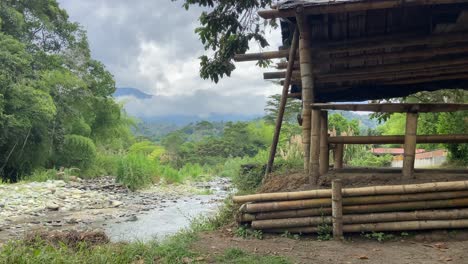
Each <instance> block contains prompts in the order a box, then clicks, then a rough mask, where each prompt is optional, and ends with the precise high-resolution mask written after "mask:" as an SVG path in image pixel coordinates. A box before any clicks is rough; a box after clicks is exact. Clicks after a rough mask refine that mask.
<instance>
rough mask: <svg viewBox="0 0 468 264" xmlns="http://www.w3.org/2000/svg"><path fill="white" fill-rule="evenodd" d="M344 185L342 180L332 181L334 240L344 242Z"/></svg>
mask: <svg viewBox="0 0 468 264" xmlns="http://www.w3.org/2000/svg"><path fill="white" fill-rule="evenodd" d="M342 188H343V184H342V183H341V180H334V181H332V225H333V238H334V239H335V240H338V241H340V240H343V199H342Z"/></svg>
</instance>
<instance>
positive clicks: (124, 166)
mask: <svg viewBox="0 0 468 264" xmlns="http://www.w3.org/2000/svg"><path fill="white" fill-rule="evenodd" d="M156 175H157V166H156V163H154V162H152V161H151V160H150V159H148V158H147V157H146V156H144V155H142V154H129V155H126V156H123V157H122V158H121V159H120V162H119V165H118V169H117V181H118V182H120V183H123V184H124V185H126V186H127V187H128V188H130V189H132V190H136V189H139V188H143V187H145V186H148V185H150V184H152V183H153V182H155V181H156V180H157V179H156Z"/></svg>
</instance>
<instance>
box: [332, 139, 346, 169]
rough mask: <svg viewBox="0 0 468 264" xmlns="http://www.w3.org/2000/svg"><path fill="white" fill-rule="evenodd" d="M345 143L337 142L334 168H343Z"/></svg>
mask: <svg viewBox="0 0 468 264" xmlns="http://www.w3.org/2000/svg"><path fill="white" fill-rule="evenodd" d="M343 156H344V144H336V145H335V149H334V155H333V159H334V166H333V168H334V169H342V168H343Z"/></svg>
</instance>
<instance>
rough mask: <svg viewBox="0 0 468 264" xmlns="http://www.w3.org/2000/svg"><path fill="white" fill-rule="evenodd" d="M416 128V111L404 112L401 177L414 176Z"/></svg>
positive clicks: (409, 177)
mask: <svg viewBox="0 0 468 264" xmlns="http://www.w3.org/2000/svg"><path fill="white" fill-rule="evenodd" d="M417 128H418V113H407V114H406V131H405V145H404V149H405V150H404V156H403V169H402V172H403V178H405V179H411V178H413V177H414V160H415V158H416V133H417V132H416V131H417Z"/></svg>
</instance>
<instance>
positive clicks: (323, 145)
mask: <svg viewBox="0 0 468 264" xmlns="http://www.w3.org/2000/svg"><path fill="white" fill-rule="evenodd" d="M320 119H321V120H320V175H324V174H326V173H327V172H328V166H329V164H330V156H329V154H330V153H329V150H328V112H327V111H321V112H320Z"/></svg>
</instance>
